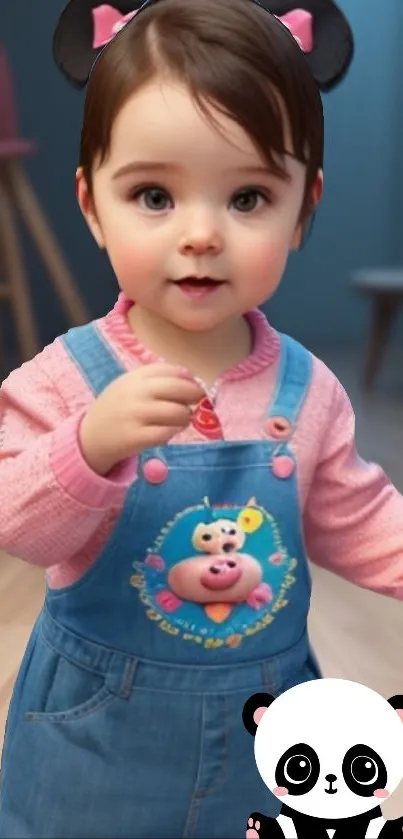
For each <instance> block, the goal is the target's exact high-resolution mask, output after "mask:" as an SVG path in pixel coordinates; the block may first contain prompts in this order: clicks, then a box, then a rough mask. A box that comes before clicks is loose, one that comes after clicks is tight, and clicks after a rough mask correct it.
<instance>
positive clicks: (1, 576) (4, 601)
mask: <svg viewBox="0 0 403 839" xmlns="http://www.w3.org/2000/svg"><path fill="white" fill-rule="evenodd" d="M332 366H333V368H334V369H335V371H336V372H337V373H338V375H339V376H340V378H341V380H342V381H343V384H345V386H346V387H347V389H348V391H349V393H350V396H351V398H352V401H353V404H354V408H355V410H356V417H357V437H358V441H359V449H360V452H361V454H362V455H363V456H364V457H367V458H370V459H372V460H376V461H378V462H379V463H381V464H382V466H383V467H384V468H385V469H386V470H387V472H388V474H389V475H390V478H391V480H392V481H393V482H394V483H395V485H396V486H398V488H399V489H400V490H401V491H402V492H403V453H401V452H402V446H401V441H402V427H403V378H402V382H401V390H400V392H399V386H398V385H396V383H395V386H393V387H392V385H391V383H390V381H389V382H388V381H385V384H384V388H383V390H382V389H381V392H380V394H378V395H375V396H374V397H372V398H371V400H370V401H369V402H366V401H365V400H363V399H362V397H361V396H360V394H359V391H358V389H357V384H356V379H355V377H354V374H353V369H354V368H353V366H352V365H351V363H350V362H349V360H346V359H344V360H343V359H338V358H337V359H333V364H332ZM394 369H395V370H397V371H401V370H402V369H403V364H402V360H401V359H400V362H399V364H398V365H397V366H395V367H394ZM392 384H393V383H392ZM396 452H399V457H396ZM399 458H400V460H399ZM312 574H313V599H312V610H311V615H310V629H311V637H312V640H313V644H314V647H315V649H316V652H317V654H318V658H319V660H320V663H321V666H322V668H323V671H324V675H328V676H337V677H344V678H351V679H353V680H355V681H358V682H361V683H363V684H366V685H368V686H369V687H372V688H374V689H375V690H377V691H379V693H381V694H383V695H384V696H385V697H388V696H391V695H393V694H395V693H403V656H402V651H403V644H402V638H403V604H402V603H398V602H395V601H392V600H390V599H387V598H383V597H380V596H379V595H375V594H372V593H369V592H365V591H361V590H360V589H357V588H355V587H353V586H351V585H350V584H349V583H345V582H344V581H342V580H339V579H338V578H336V577H334V576H332V575H330V574H328V573H327V572H324V571H321V570H318V569H315V568H313V569H312ZM43 594H44V578H43V573H42V572H41V571H38V570H37V569H35V568H31V567H29V566H26V565H24V564H23V563H21V562H20V561H19V560H16V559H12V558H10V557H8V556H6V555H4V554H1V553H0V748H1V740H2V736H3V729H4V723H5V718H6V712H7V706H8V702H9V698H10V693H11V690H12V685H13V682H14V679H15V675H16V672H17V668H18V666H19V662H20V660H21V656H22V654H23V651H24V647H25V644H26V642H27V639H28V635H29V632H30V630H31V627H32V624H33V622H34V620H35V617H36V615H37V613H38V611H39V609H40V607H41V603H42V600H43ZM383 811H384V813H385V815H386V816H388V817H392V818H394V817H396V816H398V815H402V814H403V784H402V785H401V787H400V788H399V790H398V791H397V792H396V793H395V795H394V796H393V797H392V798H391V799H390V801H389V802H387V804H386V805H384V806H383Z"/></svg>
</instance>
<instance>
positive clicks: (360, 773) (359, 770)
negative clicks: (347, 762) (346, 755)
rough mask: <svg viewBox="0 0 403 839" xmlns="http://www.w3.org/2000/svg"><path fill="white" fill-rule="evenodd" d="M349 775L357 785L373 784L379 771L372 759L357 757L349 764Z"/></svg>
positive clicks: (362, 756) (363, 756)
mask: <svg viewBox="0 0 403 839" xmlns="http://www.w3.org/2000/svg"><path fill="white" fill-rule="evenodd" d="M351 775H352V777H353V778H354V780H355V781H357V783H358V784H364V785H365V784H374V783H375V781H376V780H377V778H378V775H379V771H378V767H377V764H376V763H375V761H374V760H373V759H372V757H366V756H365V755H359V756H358V757H355V758H354V760H353V761H352V763H351Z"/></svg>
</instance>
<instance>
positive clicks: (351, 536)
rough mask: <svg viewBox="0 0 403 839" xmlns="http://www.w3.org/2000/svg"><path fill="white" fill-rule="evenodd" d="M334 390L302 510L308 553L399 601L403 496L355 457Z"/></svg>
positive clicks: (351, 432) (348, 422)
mask: <svg viewBox="0 0 403 839" xmlns="http://www.w3.org/2000/svg"><path fill="white" fill-rule="evenodd" d="M329 375H332V374H330V372H329ZM332 378H333V377H332ZM333 385H334V389H333V399H332V404H331V410H330V411H329V416H328V423H327V427H326V428H325V434H324V436H323V441H322V450H321V455H320V459H319V462H318V465H317V468H316V470H315V473H314V477H313V481H312V484H311V488H310V491H309V494H308V497H307V502H306V505H305V512H304V531H305V542H306V548H307V553H308V556H309V557H310V559H311V560H312V561H313V562H314V563H316V564H317V565H320V566H322V567H323V568H327V569H328V570H329V571H333V572H334V573H336V574H338V575H339V576H341V577H344V578H345V579H346V580H349V581H351V582H353V583H355V584H356V585H359V586H361V587H362V588H367V589H371V590H373V591H377V592H379V593H381V594H384V595H389V596H392V597H395V598H398V599H402V600H403V496H402V495H401V494H400V493H399V492H398V491H397V489H396V488H395V487H394V486H393V485H392V483H391V482H390V481H389V479H388V478H387V476H386V475H385V473H384V472H383V470H382V469H381V468H380V467H379V466H377V465H376V464H374V463H368V462H366V461H364V460H363V459H362V458H361V457H360V456H359V454H358V452H357V450H356V444H355V417H354V412H353V409H352V406H351V403H350V401H349V398H348V396H347V394H346V392H345V391H344V389H343V387H342V386H341V384H340V383H339V382H338V381H337V379H336V378H334V382H333ZM397 456H399V453H398V452H397Z"/></svg>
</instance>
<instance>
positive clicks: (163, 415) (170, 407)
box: [79, 363, 205, 475]
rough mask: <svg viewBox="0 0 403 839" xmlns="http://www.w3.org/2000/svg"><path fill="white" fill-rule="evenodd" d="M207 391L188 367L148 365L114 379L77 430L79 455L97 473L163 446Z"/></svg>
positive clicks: (187, 420) (100, 473)
mask: <svg viewBox="0 0 403 839" xmlns="http://www.w3.org/2000/svg"><path fill="white" fill-rule="evenodd" d="M204 395H205V394H204V393H203V391H202V389H201V387H200V386H199V385H198V384H197V383H196V382H195V381H194V380H193V379H191V378H190V376H189V374H187V373H186V371H184V370H182V369H181V368H180V367H175V366H173V365H171V364H163V363H161V364H147V365H145V366H144V367H140V368H138V369H137V370H132V371H131V372H130V373H125V374H124V375H122V376H119V378H118V379H115V381H114V382H112V384H111V385H109V387H107V388H106V389H105V390H104V391H103V393H101V395H100V396H99V397H98V398H97V399H96V400H95V402H93V403H92V405H91V407H90V408H89V410H88V413H87V414H86V416H85V417H84V419H83V421H82V423H81V427H80V433H79V439H80V445H81V450H82V453H83V456H84V458H85V460H86V462H87V463H88V465H89V467H90V468H91V469H92V470H93V471H94V472H96V473H97V474H98V475H107V474H108V472H110V470H111V469H112V468H113V467H114V466H116V465H117V464H118V463H120V462H121V461H122V460H125V459H126V458H128V457H132V456H133V455H136V454H139V453H140V452H141V451H143V450H144V449H148V448H153V447H154V446H161V445H164V444H165V443H167V442H168V441H169V440H170V439H171V438H172V437H174V436H175V434H178V432H179V431H182V430H183V429H184V428H186V427H187V426H188V425H189V422H190V419H191V405H196V404H198V403H199V402H200V400H201V399H202V398H203V396H204Z"/></svg>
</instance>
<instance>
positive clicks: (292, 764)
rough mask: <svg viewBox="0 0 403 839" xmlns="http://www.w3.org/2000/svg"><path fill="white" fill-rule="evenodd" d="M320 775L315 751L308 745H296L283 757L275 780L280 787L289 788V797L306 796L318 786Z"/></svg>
mask: <svg viewBox="0 0 403 839" xmlns="http://www.w3.org/2000/svg"><path fill="white" fill-rule="evenodd" d="M319 775H320V762H319V758H318V755H317V754H316V752H315V749H313V748H312V746H308V744H307V743H295V744H294V745H293V746H290V748H289V749H287V751H286V752H284V754H283V755H282V756H281V758H280V760H279V762H278V764H277V766H276V771H275V780H276V784H277V786H278V787H287V789H288V793H289V795H306V794H307V793H308V792H310V791H311V790H312V789H313V788H314V786H315V785H316V784H317V782H318V778H319Z"/></svg>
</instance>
